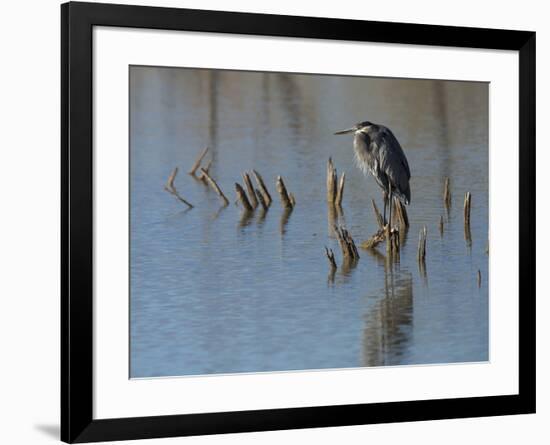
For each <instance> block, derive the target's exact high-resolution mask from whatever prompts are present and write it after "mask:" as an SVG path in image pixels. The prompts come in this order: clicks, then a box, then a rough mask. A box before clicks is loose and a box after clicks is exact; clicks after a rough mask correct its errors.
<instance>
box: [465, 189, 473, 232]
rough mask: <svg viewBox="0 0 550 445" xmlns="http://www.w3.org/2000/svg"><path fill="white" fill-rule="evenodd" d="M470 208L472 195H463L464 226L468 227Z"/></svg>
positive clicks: (468, 193) (467, 193)
mask: <svg viewBox="0 0 550 445" xmlns="http://www.w3.org/2000/svg"><path fill="white" fill-rule="evenodd" d="M471 206H472V194H471V193H470V192H466V194H465V195H464V225H468V226H469V225H470V209H471Z"/></svg>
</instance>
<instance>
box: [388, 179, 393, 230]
mask: <svg viewBox="0 0 550 445" xmlns="http://www.w3.org/2000/svg"><path fill="white" fill-rule="evenodd" d="M388 185H389V189H390V192H389V196H388V205H389V206H390V218H389V220H388V224H389V226H390V230H391V208H392V207H393V205H392V204H393V201H392V199H393V194H392V191H391V184H388Z"/></svg>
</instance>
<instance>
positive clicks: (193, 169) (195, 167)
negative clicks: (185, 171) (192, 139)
mask: <svg viewBox="0 0 550 445" xmlns="http://www.w3.org/2000/svg"><path fill="white" fill-rule="evenodd" d="M206 153H208V147H205V148H204V149H203V150H202V152H200V153H199V155H198V156H197V159H195V163H194V164H193V167H191V170H189V174H190V175H193V176H194V175H195V172H196V171H197V170H198V169H199V167H200V166H201V162H202V160H203V159H204V157H205V156H206ZM207 172H208V171H207Z"/></svg>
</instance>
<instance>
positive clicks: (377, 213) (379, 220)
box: [371, 199, 384, 230]
mask: <svg viewBox="0 0 550 445" xmlns="http://www.w3.org/2000/svg"><path fill="white" fill-rule="evenodd" d="M371 202H372V210H373V211H374V216H375V217H376V222H377V223H378V228H379V229H381V230H382V229H384V218H382V215H381V214H380V211H379V210H378V207H376V203H375V202H374V199H372V200H371Z"/></svg>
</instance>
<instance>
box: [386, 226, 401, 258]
mask: <svg viewBox="0 0 550 445" xmlns="http://www.w3.org/2000/svg"><path fill="white" fill-rule="evenodd" d="M400 247H401V244H400V237H399V230H396V229H394V228H390V227H389V225H388V226H386V251H387V253H388V258H392V259H394V260H398V259H399V251H400Z"/></svg>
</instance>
